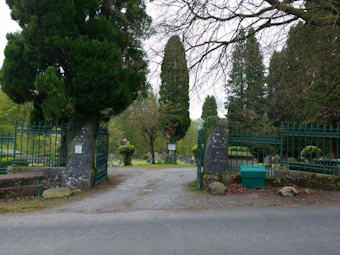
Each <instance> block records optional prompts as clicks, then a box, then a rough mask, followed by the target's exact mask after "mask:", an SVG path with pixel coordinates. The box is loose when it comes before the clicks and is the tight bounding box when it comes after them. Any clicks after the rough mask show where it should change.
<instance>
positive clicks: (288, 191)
mask: <svg viewBox="0 0 340 255" xmlns="http://www.w3.org/2000/svg"><path fill="white" fill-rule="evenodd" d="M298 193H299V192H298V191H297V190H296V189H295V188H294V187H291V186H286V187H283V188H282V189H280V191H279V192H278V194H279V195H280V196H283V197H294V196H296V195H297V194H298Z"/></svg>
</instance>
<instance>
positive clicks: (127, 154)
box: [118, 144, 135, 166]
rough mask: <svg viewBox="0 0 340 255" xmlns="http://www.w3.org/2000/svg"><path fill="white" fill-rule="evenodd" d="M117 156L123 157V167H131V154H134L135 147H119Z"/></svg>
mask: <svg viewBox="0 0 340 255" xmlns="http://www.w3.org/2000/svg"><path fill="white" fill-rule="evenodd" d="M118 152H119V154H121V155H122V156H123V162H124V165H125V166H131V160H132V154H133V153H134V152H135V146H133V145H130V144H129V145H121V146H119V148H118Z"/></svg>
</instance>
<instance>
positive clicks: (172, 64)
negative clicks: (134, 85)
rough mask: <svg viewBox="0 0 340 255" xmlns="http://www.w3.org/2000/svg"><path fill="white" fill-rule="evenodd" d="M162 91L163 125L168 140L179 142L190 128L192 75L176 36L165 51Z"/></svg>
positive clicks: (161, 112) (161, 118)
mask: <svg viewBox="0 0 340 255" xmlns="http://www.w3.org/2000/svg"><path fill="white" fill-rule="evenodd" d="M161 69H162V70H161V71H162V72H161V80H162V83H161V86H160V91H159V95H160V98H159V103H160V121H161V125H162V127H163V129H164V132H165V135H166V137H167V138H168V139H169V140H170V141H171V142H175V141H178V140H179V139H181V138H182V137H183V136H185V133H186V131H187V130H188V128H189V126H190V117H189V73H188V68H187V61H186V57H185V50H184V47H183V44H182V42H181V40H180V38H179V36H172V37H171V38H170V39H169V40H168V43H167V45H166V46H165V50H164V58H163V62H162V67H161Z"/></svg>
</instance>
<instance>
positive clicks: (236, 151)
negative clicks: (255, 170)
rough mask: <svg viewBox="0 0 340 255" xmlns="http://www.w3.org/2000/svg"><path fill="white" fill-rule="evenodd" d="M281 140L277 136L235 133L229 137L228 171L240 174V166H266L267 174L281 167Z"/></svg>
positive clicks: (231, 133) (230, 133)
mask: <svg viewBox="0 0 340 255" xmlns="http://www.w3.org/2000/svg"><path fill="white" fill-rule="evenodd" d="M280 144H281V140H280V139H279V137H278V136H277V135H272V134H265V133H258V134H255V133H254V132H244V131H233V130H231V131H230V132H229V137H228V145H229V146H228V169H229V170H230V171H232V172H238V171H239V170H240V165H264V166H265V167H266V170H267V173H268V174H271V173H272V170H273V169H274V168H276V167H279V154H280Z"/></svg>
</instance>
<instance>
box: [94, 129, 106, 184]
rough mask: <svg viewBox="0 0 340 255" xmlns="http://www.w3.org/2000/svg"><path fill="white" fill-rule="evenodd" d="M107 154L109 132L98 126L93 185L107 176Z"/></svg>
mask: <svg viewBox="0 0 340 255" xmlns="http://www.w3.org/2000/svg"><path fill="white" fill-rule="evenodd" d="M108 154H109V132H108V130H107V128H98V129H97V132H96V162H95V179H94V185H98V184H99V183H101V182H103V181H104V180H105V179H106V178H107V161H108Z"/></svg>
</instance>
